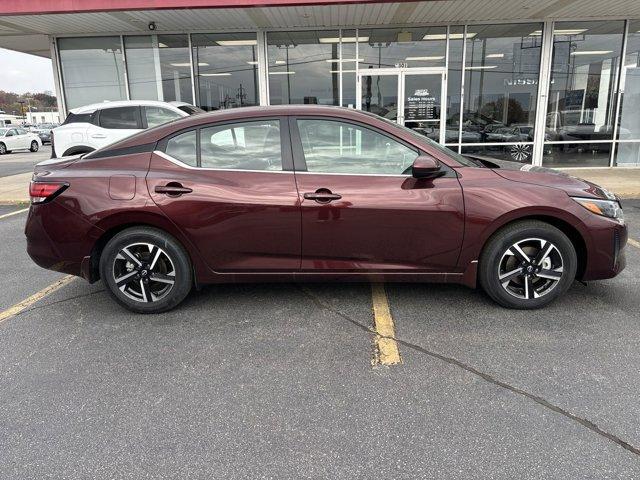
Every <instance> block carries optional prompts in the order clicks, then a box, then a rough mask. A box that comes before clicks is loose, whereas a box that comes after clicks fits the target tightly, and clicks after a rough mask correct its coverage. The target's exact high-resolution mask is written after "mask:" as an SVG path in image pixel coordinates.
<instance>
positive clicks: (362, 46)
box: [358, 27, 447, 70]
mask: <svg viewBox="0 0 640 480" xmlns="http://www.w3.org/2000/svg"><path fill="white" fill-rule="evenodd" d="M358 42H359V44H358V56H359V57H360V59H361V62H360V69H361V70H362V69H367V68H394V67H408V68H411V67H444V65H445V54H446V46H447V29H446V27H422V28H375V29H374V28H372V29H365V30H362V29H359V30H358Z"/></svg>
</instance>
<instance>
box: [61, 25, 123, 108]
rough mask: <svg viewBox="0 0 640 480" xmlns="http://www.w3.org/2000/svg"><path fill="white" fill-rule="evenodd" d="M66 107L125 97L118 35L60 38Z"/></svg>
mask: <svg viewBox="0 0 640 480" xmlns="http://www.w3.org/2000/svg"><path fill="white" fill-rule="evenodd" d="M58 51H59V55H60V64H61V66H62V82H63V85H64V95H65V101H66V107H67V109H71V108H76V107H81V106H83V105H88V104H91V103H97V102H102V101H104V100H125V99H126V98H127V91H126V86H125V83H124V62H123V60H122V47H121V45H120V37H83V38H59V39H58Z"/></svg>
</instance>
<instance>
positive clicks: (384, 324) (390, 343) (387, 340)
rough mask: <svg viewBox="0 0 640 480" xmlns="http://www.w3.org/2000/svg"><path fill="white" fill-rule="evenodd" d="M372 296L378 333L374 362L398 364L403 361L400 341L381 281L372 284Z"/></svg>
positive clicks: (377, 363)
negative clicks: (396, 339) (399, 347)
mask: <svg viewBox="0 0 640 480" xmlns="http://www.w3.org/2000/svg"><path fill="white" fill-rule="evenodd" d="M371 297H372V300H373V319H374V322H375V329H376V333H377V334H378V335H377V336H376V351H375V354H374V358H373V364H374V365H396V364H398V363H401V362H402V360H401V359H400V350H398V343H397V342H396V341H395V336H396V332H395V326H394V324H393V317H392V316H391V311H390V310H389V301H388V300H387V293H386V292H385V290H384V285H383V284H381V283H373V284H371Z"/></svg>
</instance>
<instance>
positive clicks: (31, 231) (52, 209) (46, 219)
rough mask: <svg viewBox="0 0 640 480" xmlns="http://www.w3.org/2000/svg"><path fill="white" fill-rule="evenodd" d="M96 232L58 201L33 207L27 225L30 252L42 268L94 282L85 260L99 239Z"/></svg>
mask: <svg viewBox="0 0 640 480" xmlns="http://www.w3.org/2000/svg"><path fill="white" fill-rule="evenodd" d="M45 212H46V215H44V213H45ZM96 230H97V227H95V226H93V225H91V224H90V223H88V222H86V221H85V220H83V219H82V218H81V217H80V216H78V215H77V214H75V213H72V212H70V211H69V210H67V209H66V208H64V207H63V206H61V205H60V204H58V203H57V200H54V201H53V202H51V203H47V204H44V205H32V206H31V209H30V210H29V215H28V217H27V223H26V225H25V235H26V237H27V253H28V254H29V257H31V259H32V260H33V261H34V262H35V263H36V264H37V265H39V266H40V267H42V268H46V269H48V270H54V271H56V272H63V273H68V274H71V275H76V276H79V277H83V278H85V279H87V280H90V268H88V265H87V261H86V260H85V258H86V257H88V256H89V255H90V254H91V248H92V247H93V245H94V243H95V241H96V239H97V238H98V236H99V235H98V234H99V232H97V231H96Z"/></svg>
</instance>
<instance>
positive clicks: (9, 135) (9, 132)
mask: <svg viewBox="0 0 640 480" xmlns="http://www.w3.org/2000/svg"><path fill="white" fill-rule="evenodd" d="M15 134H16V131H15V130H14V129H13V128H12V129H11V130H9V131H8V132H7V134H6V135H5V137H13V136H14V135H15Z"/></svg>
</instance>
